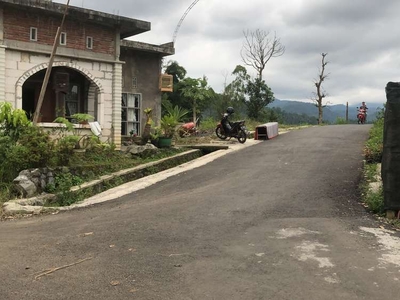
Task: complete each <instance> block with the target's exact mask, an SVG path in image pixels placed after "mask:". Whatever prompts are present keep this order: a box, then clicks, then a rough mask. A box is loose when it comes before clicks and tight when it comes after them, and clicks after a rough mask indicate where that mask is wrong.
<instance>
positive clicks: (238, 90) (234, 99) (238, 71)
mask: <svg viewBox="0 0 400 300" xmlns="http://www.w3.org/2000/svg"><path fill="white" fill-rule="evenodd" d="M232 75H234V76H235V79H234V80H233V81H232V82H231V83H230V84H229V85H227V86H226V88H225V91H224V92H225V94H226V95H227V97H228V98H229V102H228V103H227V104H229V105H227V106H233V107H234V108H235V111H236V112H237V113H238V114H242V113H245V111H246V86H247V83H248V81H249V80H250V75H249V74H247V70H246V68H245V67H243V66H241V65H237V66H236V68H235V69H234V70H233V72H232ZM227 106H225V109H226V107H227ZM225 109H224V110H225Z"/></svg>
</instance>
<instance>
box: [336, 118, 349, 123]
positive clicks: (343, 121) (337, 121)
mask: <svg viewBox="0 0 400 300" xmlns="http://www.w3.org/2000/svg"><path fill="white" fill-rule="evenodd" d="M336 124H337V125H344V124H347V122H346V119H345V118H341V117H337V118H336Z"/></svg>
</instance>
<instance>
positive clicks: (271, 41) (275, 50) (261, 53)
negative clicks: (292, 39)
mask: <svg viewBox="0 0 400 300" xmlns="http://www.w3.org/2000/svg"><path fill="white" fill-rule="evenodd" d="M243 34H244V37H245V41H244V43H243V48H242V51H241V52H240V54H241V56H242V60H243V62H244V63H245V65H246V66H250V67H252V68H254V69H255V70H256V72H257V76H258V79H260V80H262V72H263V71H264V69H265V66H266V65H267V63H268V62H269V60H270V59H271V58H272V57H278V56H281V55H283V54H284V53H285V46H283V45H282V43H281V41H280V39H279V38H277V37H276V33H275V34H274V36H273V37H270V31H265V30H261V29H257V30H256V31H249V30H247V31H245V32H244V33H243Z"/></svg>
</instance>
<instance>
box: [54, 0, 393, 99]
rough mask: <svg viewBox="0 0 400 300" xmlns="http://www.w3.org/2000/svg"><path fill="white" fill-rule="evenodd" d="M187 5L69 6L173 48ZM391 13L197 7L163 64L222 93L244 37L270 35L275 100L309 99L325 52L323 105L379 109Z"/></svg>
mask: <svg viewBox="0 0 400 300" xmlns="http://www.w3.org/2000/svg"><path fill="white" fill-rule="evenodd" d="M57 2H61V3H62V2H63V1H61V0H57ZM192 2H193V0H168V1H164V0H151V1H148V0H136V1H131V0H119V1H108V0H83V1H82V0H71V4H72V5H75V6H79V7H81V6H82V3H83V6H84V7H85V8H90V9H95V10H99V11H105V12H109V13H115V14H120V15H123V16H126V17H131V18H134V19H142V20H146V21H149V22H151V23H152V31H151V32H149V33H145V34H141V35H138V36H136V37H133V39H135V40H139V41H143V42H149V43H155V44H162V43H165V42H169V41H172V37H173V33H174V30H175V28H176V25H177V24H178V22H179V19H180V18H181V17H182V15H183V13H184V12H185V10H186V9H187V8H188V7H189V6H190V4H192ZM398 11H400V1H397V0H384V1H370V0H352V1H348V0H337V1H331V0H286V1H280V2H278V1H272V0H251V1H239V0H220V1H211V0H200V1H199V2H198V3H197V5H196V6H195V7H194V8H193V9H192V10H191V11H190V12H189V14H188V15H187V17H186V19H185V20H184V22H183V24H182V26H181V28H180V30H179V33H178V37H177V41H176V54H175V55H174V56H170V57H167V60H168V59H172V60H176V61H178V63H179V64H180V65H182V66H183V67H184V68H186V69H187V71H188V74H187V75H188V76H190V77H201V76H203V75H206V76H207V77H208V78H209V83H210V85H211V86H212V87H213V88H214V89H215V90H216V91H221V90H222V88H223V84H224V81H225V78H224V75H223V74H224V73H226V72H229V73H231V72H232V71H233V69H234V68H235V66H236V65H238V64H242V62H241V58H240V50H241V46H242V43H243V31H244V30H246V29H250V30H254V29H257V28H260V29H263V30H267V31H268V30H269V31H271V32H276V34H277V36H278V37H279V38H280V39H281V42H282V43H283V44H284V45H285V46H286V53H285V54H284V55H283V56H281V57H277V58H273V59H272V60H271V61H270V63H268V65H267V67H266V70H265V72H264V76H265V80H266V82H267V84H268V85H269V86H270V87H271V88H272V90H273V92H274V93H275V96H276V97H277V98H279V99H292V100H307V99H309V98H310V97H311V94H312V92H313V91H314V86H313V80H314V79H315V78H316V77H317V75H318V69H319V67H320V60H321V53H322V52H327V53H328V56H327V60H328V61H329V62H330V63H329V64H328V66H327V72H328V73H330V76H329V79H328V80H327V81H326V82H325V84H324V87H325V90H326V91H327V93H328V94H329V97H327V101H329V102H330V103H333V104H339V103H343V104H344V103H346V102H347V101H349V102H350V104H355V103H359V102H361V101H366V102H367V103H368V102H384V101H385V97H386V96H385V93H384V91H385V86H386V83H387V82H389V81H400V79H399V75H400V74H399V72H398V69H399V64H400V59H399V58H400V57H399V54H398V53H399V50H398V49H399V48H400V40H399V39H398V38H397V36H396V29H397V28H398V27H399V25H400V18H398V16H397V12H398ZM248 71H249V72H250V73H254V72H253V70H250V69H248ZM231 79H232V78H231V77H229V78H228V80H231Z"/></svg>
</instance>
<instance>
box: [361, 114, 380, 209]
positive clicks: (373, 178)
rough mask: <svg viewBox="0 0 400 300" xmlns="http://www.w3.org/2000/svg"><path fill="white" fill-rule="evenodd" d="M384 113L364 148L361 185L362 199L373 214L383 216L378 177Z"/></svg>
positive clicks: (374, 126)
mask: <svg viewBox="0 0 400 300" xmlns="http://www.w3.org/2000/svg"><path fill="white" fill-rule="evenodd" d="M383 117H384V111H383V110H382V111H381V112H380V113H379V115H378V117H377V119H376V121H375V122H374V124H373V126H372V128H371V130H370V132H369V138H368V140H367V142H366V143H365V147H364V158H365V165H364V180H363V181H362V183H361V193H362V199H363V202H364V204H365V206H366V207H368V209H369V210H370V211H372V212H373V213H376V214H378V215H382V214H383V189H382V184H381V177H380V164H381V161H382V151H383V125H384V118H383Z"/></svg>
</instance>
